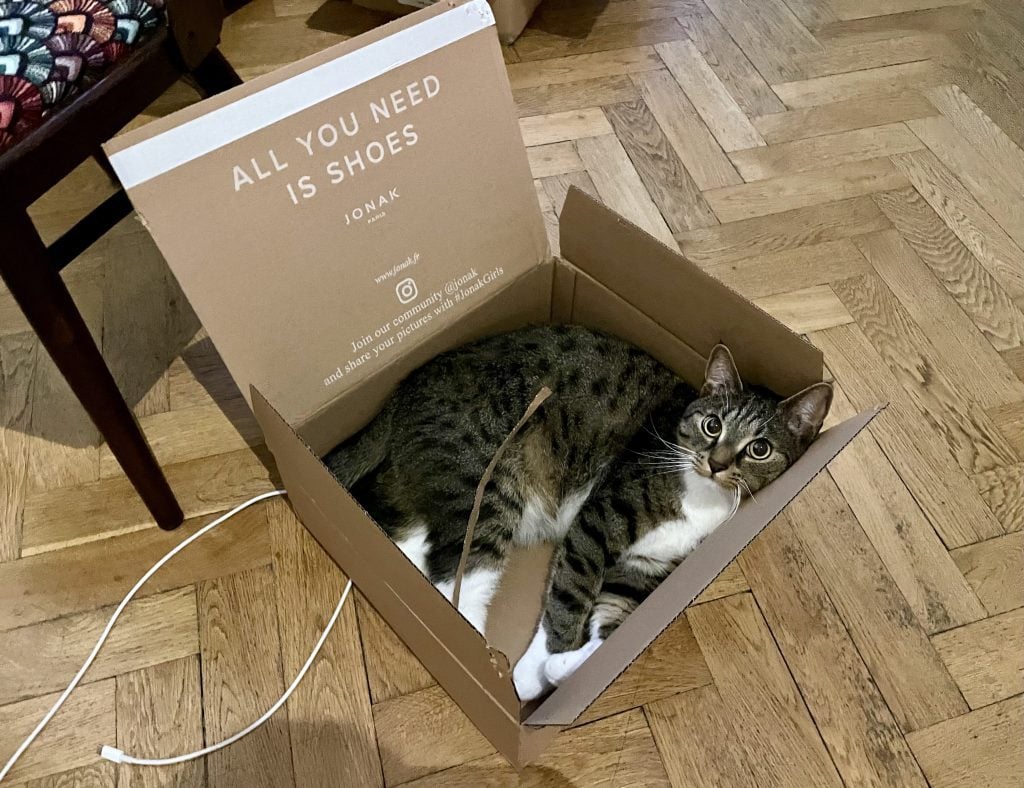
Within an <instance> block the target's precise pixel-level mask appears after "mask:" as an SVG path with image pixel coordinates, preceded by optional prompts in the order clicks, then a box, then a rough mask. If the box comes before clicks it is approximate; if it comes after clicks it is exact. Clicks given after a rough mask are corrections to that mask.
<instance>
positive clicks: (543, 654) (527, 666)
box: [512, 625, 551, 700]
mask: <svg viewBox="0 0 1024 788" xmlns="http://www.w3.org/2000/svg"><path fill="white" fill-rule="evenodd" d="M550 656H551V653H550V652H549V651H548V633H547V632H546V631H545V629H544V626H543V625H541V626H540V627H538V628H537V632H536V633H535V634H534V636H533V641H532V642H531V643H530V647H529V648H528V649H526V653H525V654H523V656H522V657H521V658H520V659H519V662H517V663H516V667H515V669H514V670H513V671H512V683H513V684H515V687H516V693H518V695H519V700H534V699H535V698H539V697H540V696H541V695H543V694H544V693H545V692H547V691H548V690H549V689H551V683H550V682H549V681H548V680H547V677H546V676H545V675H544V664H545V663H546V662H547V660H548V657H550Z"/></svg>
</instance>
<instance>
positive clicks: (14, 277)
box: [0, 210, 184, 529]
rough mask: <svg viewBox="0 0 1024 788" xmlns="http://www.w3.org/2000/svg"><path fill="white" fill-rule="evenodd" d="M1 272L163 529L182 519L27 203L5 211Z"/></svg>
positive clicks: (172, 494) (0, 262)
mask: <svg viewBox="0 0 1024 788" xmlns="http://www.w3.org/2000/svg"><path fill="white" fill-rule="evenodd" d="M3 219H4V221H3V225H4V226H3V227H2V229H0V237H2V238H4V243H5V246H6V247H7V248H6V249H5V250H4V254H3V256H0V275H2V277H3V280H4V282H6V284H7V287H8V288H9V289H10V291H11V294H12V295H13V296H14V299H15V301H17V302H18V305H19V306H20V307H21V309H22V311H23V312H24V313H25V317H26V318H27V319H28V322H29V324H30V325H31V326H32V328H33V329H34V330H35V331H36V333H37V334H38V335H39V340H40V341H41V342H42V344H43V347H45V348H46V350H47V352H48V353H49V354H50V357H51V358H52V359H53V361H54V363H55V364H56V365H57V368H58V369H59V370H60V371H61V374H63V375H64V377H65V378H66V379H67V381H68V384H69V385H70V386H71V390H72V391H74V393H75V396H77V397H78V399H79V401H80V402H81V403H82V406H83V407H84V408H85V410H86V412H87V413H88V414H89V417H90V418H91V419H92V420H93V422H94V423H95V424H96V427H97V429H98V430H99V431H100V433H101V434H102V435H103V436H104V438H106V440H107V444H108V445H109V446H110V450H111V451H112V452H113V454H114V456H115V457H116V458H117V461H118V462H119V463H121V467H122V468H123V469H124V472H125V473H126V474H127V476H128V478H129V480H130V481H131V483H132V484H133V485H134V486H135V489H136V490H137V491H138V493H139V495H140V496H141V497H142V500H143V502H144V503H145V504H146V506H147V507H148V508H149V511H150V512H151V513H152V514H153V517H154V518H155V519H156V521H157V524H158V525H159V526H160V527H161V528H164V529H171V528H174V527H176V526H177V525H179V524H180V523H181V522H182V520H183V519H184V515H183V514H182V511H181V507H180V506H179V505H178V502H177V501H176V500H175V499H174V493H173V492H172V491H171V488H170V485H168V483H167V479H166V478H165V477H164V474H163V471H161V470H160V466H159V465H158V464H157V462H156V458H155V457H154V456H153V452H152V451H151V450H150V448H149V444H147V443H146V439H145V437H144V436H143V434H142V430H140V429H139V425H138V423H137V422H136V421H135V416H134V414H133V413H132V411H131V409H130V408H129V407H128V405H127V404H126V403H125V401H124V397H122V396H121V392H120V391H119V390H118V388H117V384H116V383H115V382H114V378H113V376H112V375H111V374H110V370H109V369H107V365H106V363H105V362H104V360H103V356H102V355H100V351H99V349H98V348H97V347H96V343H95V342H93V339H92V336H91V335H90V334H89V329H88V328H87V327H86V325H85V321H84V320H83V319H82V316H81V314H80V313H79V312H78V308H77V307H76V306H75V303H74V301H73V300H72V298H71V295H70V293H68V291H67V288H66V287H65V286H64V282H63V280H62V279H61V278H60V275H59V274H57V272H56V271H54V269H53V268H52V267H51V265H50V261H49V256H48V254H47V250H46V246H45V245H44V244H43V242H42V240H41V239H40V238H39V234H38V233H37V232H36V229H35V226H34V225H33V224H32V220H31V219H30V218H29V216H28V214H27V213H25V212H24V211H18V210H15V211H12V212H9V213H6V214H5V215H4V216H3Z"/></svg>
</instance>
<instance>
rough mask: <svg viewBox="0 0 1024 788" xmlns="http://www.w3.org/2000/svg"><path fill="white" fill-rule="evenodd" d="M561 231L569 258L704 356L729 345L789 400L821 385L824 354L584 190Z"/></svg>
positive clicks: (746, 374) (757, 377) (751, 378)
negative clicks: (721, 344) (716, 348)
mask: <svg viewBox="0 0 1024 788" xmlns="http://www.w3.org/2000/svg"><path fill="white" fill-rule="evenodd" d="M559 233H560V245H561V254H562V257H564V258H565V259H566V260H568V261H569V262H570V263H572V264H573V265H574V266H576V267H577V268H579V269H581V270H582V271H586V272H587V273H588V274H589V275H590V276H592V277H593V278H594V279H596V280H597V281H599V282H601V283H602V284H604V285H605V286H607V287H609V288H611V289H612V290H613V291H614V292H615V293H617V294H618V295H619V296H620V297H621V298H623V299H624V300H626V301H627V302H629V303H630V304H632V305H633V306H635V307H636V308H637V309H639V310H640V311H641V312H643V313H644V314H646V315H647V316H648V317H650V318H651V319H652V320H654V321H655V322H656V323H658V324H659V325H661V326H662V327H664V328H666V329H668V330H669V331H671V332H672V333H673V334H675V335H676V336H677V337H678V338H679V339H681V340H683V341H684V342H686V343H687V344H688V345H689V346H690V347H691V348H692V349H693V350H695V351H696V352H697V353H698V354H700V355H701V356H702V357H704V358H707V357H708V355H709V353H710V351H711V349H712V348H713V347H714V346H715V345H716V344H717V343H719V342H724V343H725V344H726V345H728V347H729V349H730V350H731V351H732V354H733V357H734V358H735V359H736V364H737V366H738V367H739V369H740V372H741V373H742V374H743V378H744V380H746V381H748V382H751V383H758V384H760V385H762V386H767V387H768V388H770V389H772V390H773V391H775V392H777V393H779V394H782V395H784V396H789V395H791V394H795V393H796V392H798V391H800V390H801V389H803V388H806V387H807V386H810V385H811V384H813V383H818V382H820V381H821V379H822V372H823V368H824V362H823V360H822V355H821V351H820V350H818V349H817V348H816V347H814V346H813V345H812V344H810V343H809V342H807V341H805V340H804V339H803V338H802V337H800V336H799V335H798V334H795V333H793V332H792V331H790V330H789V329H788V328H786V326H784V325H782V323H780V322H778V321H777V320H776V319H775V318H773V317H771V316H770V315H768V314H767V313H765V312H763V311H761V310H760V309H758V308H757V307H756V306H754V305H753V304H751V303H750V302H749V301H747V300H746V299H745V298H743V297H742V296H740V295H739V294H738V293H736V292H734V291H733V290H731V289H729V288H728V287H726V286H725V285H724V284H722V283H721V282H719V281H718V280H717V279H715V278H714V277H712V276H711V275H710V274H707V273H705V272H704V271H702V270H701V269H700V268H699V267H697V266H696V265H694V264H693V263H691V262H690V261H688V260H687V259H686V258H685V257H683V256H682V255H681V254H680V253H679V252H677V251H676V250H674V249H670V248H669V247H667V246H666V245H665V244H663V243H662V242H661V241H659V240H658V239H657V238H654V237H653V236H651V235H650V234H649V233H647V232H645V231H644V230H642V229H640V228H639V227H637V226H636V225H634V224H632V223H630V222H628V221H627V220H626V219H623V218H622V217H621V216H620V215H619V214H617V213H615V212H614V211H613V210H611V209H610V208H608V207H606V206H604V205H602V204H601V203H600V202H598V201H597V200H595V199H594V198H592V197H591V196H590V195H588V194H587V193H586V192H584V191H582V190H580V189H578V188H576V187H572V188H570V190H569V194H568V196H567V197H566V200H565V205H564V207H563V208H562V214H561V217H560V219H559Z"/></svg>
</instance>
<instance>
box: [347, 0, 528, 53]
mask: <svg viewBox="0 0 1024 788" xmlns="http://www.w3.org/2000/svg"><path fill="white" fill-rule="evenodd" d="M352 2H354V3H355V4H356V5H361V6H363V7H364V8H372V9H373V10H375V11H385V12H387V13H389V14H395V15H396V16H400V15H402V14H409V13H412V12H413V11H415V10H416V9H418V8H427V7H429V6H431V5H434V3H436V2H437V0H352ZM490 4H491V10H492V11H493V13H494V20H495V24H496V25H497V28H498V38H500V39H501V40H502V41H503V42H504V43H506V44H511V43H513V42H514V41H515V40H516V39H517V38H519V34H520V33H522V32H523V28H525V27H526V25H527V23H528V22H529V21H530V17H531V16H533V12H534V11H535V10H537V6H539V5H540V0H490Z"/></svg>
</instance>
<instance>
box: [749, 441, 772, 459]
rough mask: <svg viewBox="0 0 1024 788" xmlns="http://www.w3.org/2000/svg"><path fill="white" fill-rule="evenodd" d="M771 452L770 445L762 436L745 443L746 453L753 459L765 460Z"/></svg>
mask: <svg viewBox="0 0 1024 788" xmlns="http://www.w3.org/2000/svg"><path fill="white" fill-rule="evenodd" d="M771 453H772V445H771V444H770V443H769V442H768V441H766V440H765V439H764V438H757V439H756V440H752V441H751V442H750V443H748V444H747V454H749V455H750V456H751V457H752V458H754V459H755V460H767V459H768V455H770V454H771Z"/></svg>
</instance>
